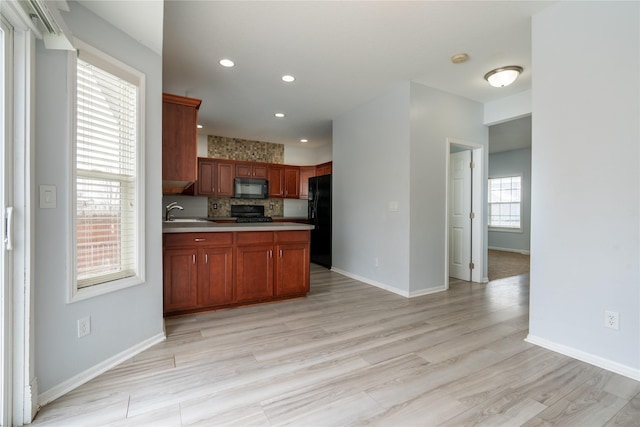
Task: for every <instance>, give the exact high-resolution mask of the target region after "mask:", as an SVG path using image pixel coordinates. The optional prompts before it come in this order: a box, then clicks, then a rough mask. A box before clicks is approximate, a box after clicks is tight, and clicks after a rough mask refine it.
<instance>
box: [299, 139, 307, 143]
mask: <svg viewBox="0 0 640 427" xmlns="http://www.w3.org/2000/svg"><path fill="white" fill-rule="evenodd" d="M300 142H309V140H308V139H301V140H300Z"/></svg>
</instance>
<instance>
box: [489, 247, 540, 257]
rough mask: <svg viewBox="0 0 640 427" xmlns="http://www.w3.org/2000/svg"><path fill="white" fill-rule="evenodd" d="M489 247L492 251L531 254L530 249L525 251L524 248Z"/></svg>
mask: <svg viewBox="0 0 640 427" xmlns="http://www.w3.org/2000/svg"><path fill="white" fill-rule="evenodd" d="M487 249H491V250H492V251H500V252H511V253H514V254H522V255H531V252H530V251H524V250H522V249H509V248H498V247H496V246H489V247H488V248H487Z"/></svg>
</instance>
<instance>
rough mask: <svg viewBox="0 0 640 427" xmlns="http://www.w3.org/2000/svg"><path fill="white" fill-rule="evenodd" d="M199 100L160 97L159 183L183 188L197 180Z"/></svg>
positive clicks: (181, 97) (166, 95) (180, 97)
mask: <svg viewBox="0 0 640 427" xmlns="http://www.w3.org/2000/svg"><path fill="white" fill-rule="evenodd" d="M201 102H202V101H201V100H199V99H194V98H187V97H184V96H178V95H170V94H167V93H164V94H162V181H163V187H166V188H180V187H182V188H184V187H186V186H187V185H188V184H189V183H192V182H194V181H195V180H196V179H197V177H198V169H197V159H198V134H197V124H198V109H199V108H200V104H201Z"/></svg>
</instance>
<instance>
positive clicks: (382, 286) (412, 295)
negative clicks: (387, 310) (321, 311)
mask: <svg viewBox="0 0 640 427" xmlns="http://www.w3.org/2000/svg"><path fill="white" fill-rule="evenodd" d="M331 271H335V272H336V273H339V274H342V275H343V276H347V277H349V278H351V279H354V280H357V281H358V282H362V283H366V284H367V285H371V286H375V287H376V288H380V289H384V290H385V291H389V292H393V293H394V294H397V295H400V296H403V297H405V298H415V297H420V296H423V295H429V294H434V293H436V292H442V291H446V290H447V287H446V286H439V287H437V288H429V289H422V290H419V291H414V292H407V291H404V290H402V289H398V288H396V287H395V286H389V285H385V284H384V283H380V282H376V281H375V280H371V279H368V278H366V277H362V276H358V275H357V274H353V273H350V272H348V271H344V270H341V269H339V268H335V267H331Z"/></svg>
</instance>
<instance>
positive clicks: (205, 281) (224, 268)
mask: <svg viewBox="0 0 640 427" xmlns="http://www.w3.org/2000/svg"><path fill="white" fill-rule="evenodd" d="M198 255H199V263H198V270H199V271H198V305H199V306H201V307H210V306H214V305H222V304H229V303H232V302H233V259H232V256H233V248H232V247H223V248H203V249H200V251H199V252H198Z"/></svg>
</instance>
